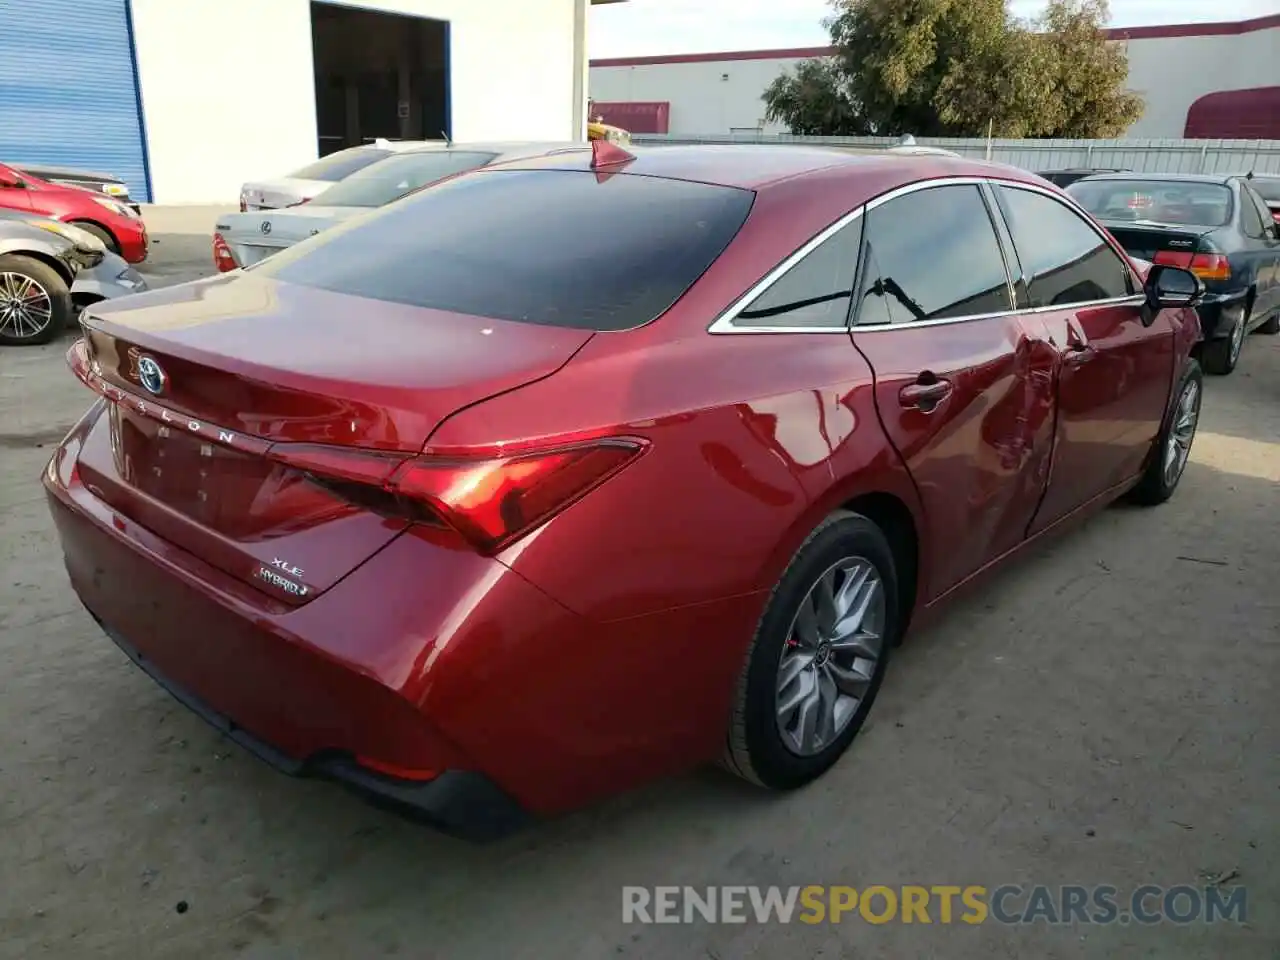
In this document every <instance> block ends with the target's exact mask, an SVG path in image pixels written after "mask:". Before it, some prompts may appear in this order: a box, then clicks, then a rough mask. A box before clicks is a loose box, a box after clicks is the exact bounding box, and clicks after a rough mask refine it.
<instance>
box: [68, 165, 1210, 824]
mask: <svg viewBox="0 0 1280 960" xmlns="http://www.w3.org/2000/svg"><path fill="white" fill-rule="evenodd" d="M584 210H590V211H591V216H590V217H587V218H584V217H583V216H582V211H584ZM424 225H425V226H424ZM1202 290H1203V287H1202V286H1201V284H1200V282H1199V281H1198V280H1197V279H1196V277H1194V276H1193V275H1192V274H1191V273H1189V272H1187V271H1185V270H1180V269H1178V268H1175V267H1163V266H1156V267H1152V266H1150V265H1138V264H1135V263H1134V262H1132V261H1130V260H1129V259H1128V258H1127V257H1126V255H1125V253H1124V251H1123V250H1122V249H1120V247H1118V246H1117V245H1116V244H1115V242H1114V241H1113V240H1112V239H1111V238H1110V237H1109V236H1108V235H1107V234H1106V233H1105V232H1104V231H1102V230H1101V229H1099V228H1098V227H1097V225H1096V224H1095V223H1094V222H1093V221H1092V220H1091V219H1090V218H1089V217H1088V215H1086V214H1085V213H1084V212H1083V211H1082V210H1081V209H1080V208H1079V207H1078V206H1077V205H1076V204H1075V203H1074V202H1073V201H1071V200H1070V199H1068V198H1066V197H1065V196H1064V195H1063V194H1062V193H1061V192H1060V191H1058V190H1057V189H1056V188H1054V187H1052V186H1050V185H1048V184H1046V183H1045V182H1044V181H1042V180H1040V179H1039V178H1037V177H1036V176H1034V175H1032V174H1027V173H1022V172H1019V171H1017V170H1013V169H1011V168H1006V167H1002V166H995V165H989V164H984V163H979V162H971V161H966V160H961V159H952V158H946V157H935V156H893V155H889V154H885V153H880V154H872V153H866V154H850V153H847V152H832V151H828V150H822V149H810V148H802V147H796V148H794V149H790V148H788V149H782V148H776V147H751V146H733V147H713V146H707V147H663V148H657V149H652V150H648V151H645V150H637V151H636V152H635V154H631V153H627V152H625V151H623V150H622V149H621V148H619V147H616V146H614V145H611V144H607V143H604V144H597V145H596V146H595V148H594V149H593V150H588V149H585V148H584V150H583V151H581V152H573V153H568V154H562V155H559V156H554V157H547V158H541V159H534V160H527V161H519V162H516V163H513V164H509V165H507V166H506V167H505V168H497V167H493V168H490V169H488V170H482V171H478V172H474V173H469V174H465V175H463V176H461V177H459V178H458V179H456V180H454V181H451V182H448V183H444V184H441V185H439V186H437V187H434V188H432V189H431V190H427V191H423V192H422V193H420V194H416V195H413V196H411V197H409V198H407V199H405V200H403V201H399V202H397V203H394V204H392V205H390V206H388V207H384V208H382V209H381V210H379V211H376V212H372V213H370V214H369V215H367V216H366V217H364V218H361V219H360V220H358V221H353V222H351V223H348V224H344V225H342V226H340V227H337V228H335V229H333V230H331V231H328V232H327V233H325V234H323V235H322V236H321V237H320V238H317V239H316V240H314V241H312V242H309V243H306V244H302V245H299V246H296V247H293V248H291V249H290V250H287V251H284V252H282V253H280V254H278V255H277V256H275V257H272V258H271V259H269V260H267V261H264V262H263V263H261V264H259V265H256V266H253V267H250V268H248V269H247V270H245V271H243V272H242V273H237V274H228V275H224V276H221V277H216V278H212V279H208V280H202V281H198V282H196V283H194V284H188V285H185V286H179V287H173V288H170V289H165V290H158V291H153V292H150V293H145V294H142V295H139V296H134V297H130V298H128V301H127V302H122V303H117V304H113V303H110V302H107V303H103V304H98V305H95V306H94V307H93V308H91V311H90V313H89V315H88V316H87V317H86V319H85V327H84V338H83V340H81V341H80V342H78V343H77V344H76V345H75V346H74V347H73V348H72V350H71V352H70V354H69V361H70V363H71V365H72V367H73V369H74V370H75V372H76V373H77V375H78V376H79V377H80V378H81V379H82V380H83V381H84V382H85V383H86V384H88V385H89V386H90V387H91V388H92V389H93V390H95V391H96V392H97V393H99V394H100V397H99V399H98V400H97V401H96V402H95V403H94V405H93V407H92V408H91V409H90V411H89V412H88V413H87V414H86V415H85V417H84V419H83V420H82V421H81V422H80V423H79V424H78V425H77V426H76V427H75V428H74V429H72V431H71V433H70V434H69V435H68V437H67V438H66V440H65V441H64V442H63V443H62V444H61V446H60V447H59V449H58V450H57V452H56V453H55V455H54V457H53V459H52V461H51V462H50V463H49V466H48V470H47V473H46V474H45V478H44V483H45V486H46V488H47V491H48V499H49V505H50V508H51V510H52V512H53V517H54V520H55V521H56V524H57V529H58V532H59V535H60V537H61V541H62V546H63V550H64V552H65V555H66V565H67V569H68V571H69V573H70V578H71V582H72V584H73V585H74V587H75V589H76V591H77V592H78V593H79V595H80V597H81V599H82V600H83V601H84V604H85V606H86V607H87V608H88V609H89V611H90V612H91V613H92V614H93V616H94V617H96V618H97V619H98V621H99V622H100V623H101V624H102V626H103V628H104V629H105V631H106V632H107V633H108V634H109V636H110V637H111V638H112V639H113V640H114V641H116V642H117V643H118V644H119V645H120V646H121V647H122V648H123V649H125V650H126V651H127V652H129V654H130V655H131V656H132V657H134V658H135V660H136V661H137V662H138V663H139V664H140V665H141V666H142V667H143V668H144V669H145V670H147V671H148V672H149V673H151V674H152V676H154V677H155V678H156V679H157V680H159V681H160V682H161V683H162V684H164V685H165V686H166V687H168V688H169V689H170V690H172V691H173V692H174V693H175V694H176V695H177V696H178V697H179V698H180V699H182V700H183V701H185V702H186V703H187V704H188V705H190V706H191V707H192V708H193V709H195V710H197V711H198V712H200V713H201V714H203V715H204V716H205V717H206V718H207V719H209V720H211V721H212V722H213V723H215V724H216V725H218V726H219V727H220V728H221V729H222V730H224V731H226V732H227V734H228V735H229V736H231V737H232V738H233V739H235V740H237V741H239V742H240V743H242V744H243V745H245V746H246V747H248V748H250V749H251V750H253V751H255V752H257V753H258V754H259V755H261V756H263V757H266V758H268V759H269V760H271V761H272V762H273V763H275V764H276V765H278V766H279V767H281V768H283V769H285V770H287V771H292V772H298V773H308V774H316V775H320V776H325V777H330V778H334V779H337V780H340V781H343V782H346V783H347V784H352V785H355V786H357V787H359V788H360V789H361V790H363V791H365V792H366V793H369V794H372V795H374V796H376V797H379V798H381V799H382V800H383V801H385V802H388V803H391V804H394V805H396V806H398V807H400V808H402V809H405V810H408V811H412V812H415V813H417V814H420V815H421V816H423V817H425V818H427V819H428V820H430V821H432V822H434V823H436V824H438V825H440V826H442V827H444V828H445V829H448V830H451V831H453V832H455V833H459V834H461V835H464V836H470V837H483V836H492V835H495V834H499V833H501V832H504V831H505V830H508V829H510V828H512V827H513V826H514V825H516V824H518V823H519V822H521V821H522V820H523V819H524V818H525V817H527V816H529V815H530V814H534V815H548V814H554V813H557V812H559V811H564V810H568V809H570V808H573V807H576V806H579V805H581V804H585V803H587V802H590V801H593V800H596V799H597V798H600V797H603V796H605V795H607V794H610V793H614V792H616V791H620V790H624V789H626V788H630V787H632V786H634V785H637V784H639V783H641V782H642V781H646V780H649V779H650V778H654V777H658V776H661V775H666V774H670V773H673V772H675V771H678V770H681V769H682V768H687V767H689V766H691V765H695V764H698V763H700V762H703V761H707V760H712V759H716V758H719V759H721V760H722V761H723V763H724V764H725V765H727V766H728V767H729V768H730V769H731V770H732V771H734V772H735V773H738V774H740V775H741V776H743V777H745V778H746V779H748V780H750V781H753V782H755V783H758V784H762V785H764V786H766V787H770V788H776V789H785V788H793V787H797V786H799V785H801V784H804V783H806V782H807V781H810V780H812V779H814V778H815V777H817V776H818V775H820V774H821V773H822V772H823V771H824V770H826V769H827V768H828V767H830V766H831V764H833V763H834V762H835V761H836V760H837V758H838V757H839V756H840V754H841V753H842V752H843V751H844V750H845V748H846V747H847V746H848V745H849V743H850V741H851V740H852V739H853V737H854V735H855V734H856V733H857V731H858V729H859V728H860V727H861V726H862V723H863V721H864V720H865V718H866V716H867V712H868V711H869V710H870V709H871V706H872V702H873V701H874V699H875V696H876V691H877V690H878V689H879V687H880V684H881V680H882V679H883V677H884V671H885V667H886V664H887V662H888V658H889V655H890V653H891V651H892V648H893V646H894V645H895V644H896V643H897V642H898V641H899V640H900V639H901V638H902V636H903V633H904V631H905V630H906V628H907V624H908V622H910V621H913V620H917V621H918V620H921V619H924V618H925V616H926V615H928V614H931V613H933V612H934V611H935V610H937V609H938V608H939V607H940V605H941V603H942V601H944V600H945V599H947V598H948V597H949V596H951V595H952V594H954V593H956V592H957V590H959V589H960V588H961V587H962V586H965V585H966V584H968V583H969V582H970V581H972V580H974V579H975V577H977V575H978V574H980V573H983V572H984V571H986V570H988V569H989V568H991V567H993V566H994V565H996V564H997V563H998V562H1000V561H1004V560H1007V559H1009V558H1010V557H1013V556H1015V555H1019V554H1020V553H1021V552H1022V550H1023V549H1024V548H1026V547H1027V546H1028V545H1029V544H1031V543H1033V542H1035V541H1037V540H1039V539H1041V538H1042V537H1043V536H1045V535H1046V534H1049V533H1050V532H1052V531H1056V530H1059V529H1060V528H1062V527H1064V526H1066V525H1067V524H1068V523H1069V522H1070V521H1073V520H1075V519H1077V518H1080V517H1082V516H1085V515H1087V514H1091V513H1094V512H1096V511H1098V510H1100V509H1101V508H1102V507H1104V506H1105V505H1106V504H1107V503H1109V502H1110V501H1112V500H1115V499H1116V498H1117V497H1120V496H1121V495H1124V494H1131V495H1132V496H1133V497H1135V498H1136V499H1137V500H1139V501H1141V502H1144V503H1158V502H1160V501H1163V500H1165V499H1166V498H1168V497H1169V496H1170V495H1171V494H1172V492H1173V490H1174V488H1175V487H1176V486H1177V484H1178V481H1179V479H1180V477H1181V476H1182V472H1183V468H1184V466H1185V464H1186V462H1187V456H1188V453H1189V450H1190V446H1191V442H1192V439H1193V438H1194V434H1195V429H1196V422H1197V418H1198V415H1199V410H1200V397H1201V392H1200V388H1201V374H1200V371H1199V368H1198V367H1197V365H1196V363H1195V361H1194V360H1193V359H1191V348H1192V346H1193V345H1194V344H1195V342H1196V336H1197V320H1196V313H1195V311H1194V309H1191V307H1192V306H1193V305H1194V303H1195V301H1196V299H1197V297H1198V296H1199V295H1200V294H1201V292H1202Z"/></svg>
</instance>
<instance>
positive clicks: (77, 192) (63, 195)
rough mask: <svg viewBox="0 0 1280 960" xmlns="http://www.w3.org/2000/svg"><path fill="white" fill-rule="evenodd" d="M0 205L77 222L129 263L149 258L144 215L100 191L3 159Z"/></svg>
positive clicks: (21, 211) (0, 165) (71, 222)
mask: <svg viewBox="0 0 1280 960" xmlns="http://www.w3.org/2000/svg"><path fill="white" fill-rule="evenodd" d="M0 209H7V210H17V211H18V212H19V213H32V214H37V215H43V216H46V217H52V218H53V219H55V220H61V221H62V222H64V223H70V224H74V225H75V226H77V227H79V228H80V229H82V230H86V231H88V232H89V233H92V234H93V235H94V236H96V237H97V238H98V239H99V240H101V241H102V243H103V244H104V245H105V246H106V248H107V249H108V250H110V251H111V252H112V253H118V254H120V256H122V257H124V258H125V259H126V260H128V261H129V262H130V263H141V262H142V261H143V260H145V259H146V258H147V226H146V224H145V223H144V222H143V220H142V217H140V216H139V215H138V214H136V213H135V212H134V211H133V209H132V208H131V207H129V206H126V205H125V204H123V203H120V202H119V201H118V200H113V199H112V198H110V197H107V196H104V195H102V194H99V193H95V192H93V191H90V190H84V189H82V188H80V187H67V186H63V185H62V184H58V183H50V182H49V181H47V180H42V179H40V178H39V177H33V176H31V175H30V174H23V173H19V172H18V171H17V170H15V169H14V168H13V167H9V166H6V165H4V164H2V163H0Z"/></svg>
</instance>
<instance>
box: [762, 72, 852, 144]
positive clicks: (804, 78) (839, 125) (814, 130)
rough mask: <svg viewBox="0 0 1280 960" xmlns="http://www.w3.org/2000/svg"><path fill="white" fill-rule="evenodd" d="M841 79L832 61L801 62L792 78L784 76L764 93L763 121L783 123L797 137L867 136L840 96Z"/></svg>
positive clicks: (850, 108) (787, 74)
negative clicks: (764, 119)
mask: <svg viewBox="0 0 1280 960" xmlns="http://www.w3.org/2000/svg"><path fill="white" fill-rule="evenodd" d="M843 87H844V77H843V76H842V75H841V73H840V72H839V68H838V67H837V65H836V63H835V61H834V60H832V59H830V58H828V57H816V58H814V59H812V60H802V61H800V63H799V64H797V65H796V71H795V73H794V74H791V73H784V74H782V75H781V76H779V77H778V78H777V79H776V80H774V81H773V83H771V84H769V89H767V90H766V91H765V93H764V102H765V118H766V119H768V120H769V122H771V123H785V124H786V125H787V127H788V128H790V130H791V132H792V133H794V134H796V135H798V136H845V137H858V136H865V135H866V134H868V133H871V132H872V131H871V128H870V127H869V126H868V125H867V123H866V121H864V120H863V119H862V117H861V115H860V114H859V113H858V111H857V109H856V108H855V107H854V105H853V102H852V101H851V100H850V99H849V97H848V95H847V94H846V93H845V92H844V89H843Z"/></svg>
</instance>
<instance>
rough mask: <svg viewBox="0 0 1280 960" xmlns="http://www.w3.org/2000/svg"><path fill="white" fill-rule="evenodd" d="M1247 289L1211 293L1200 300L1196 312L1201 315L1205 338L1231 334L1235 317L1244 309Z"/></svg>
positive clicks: (1202, 335)
mask: <svg viewBox="0 0 1280 960" xmlns="http://www.w3.org/2000/svg"><path fill="white" fill-rule="evenodd" d="M1248 295H1249V293H1248V291H1247V290H1238V291H1232V292H1231V293H1211V294H1208V295H1207V296H1206V297H1205V298H1204V299H1203V300H1201V301H1200V303H1199V305H1197V307H1196V313H1197V314H1198V315H1199V316H1200V331H1201V337H1202V339H1204V340H1221V339H1223V338H1224V337H1229V336H1231V327H1232V325H1233V324H1234V322H1235V318H1236V317H1238V316H1239V315H1240V312H1241V311H1242V310H1243V309H1244V303H1245V299H1246V298H1247V297H1248Z"/></svg>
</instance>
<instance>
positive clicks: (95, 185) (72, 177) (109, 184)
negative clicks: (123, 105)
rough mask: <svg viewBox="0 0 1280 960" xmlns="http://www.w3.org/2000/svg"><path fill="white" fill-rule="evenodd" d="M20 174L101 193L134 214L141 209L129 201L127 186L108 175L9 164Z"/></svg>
mask: <svg viewBox="0 0 1280 960" xmlns="http://www.w3.org/2000/svg"><path fill="white" fill-rule="evenodd" d="M10 166H12V167H13V169H15V170H17V171H19V172H20V173H29V174H30V175H31V176H33V177H37V178H39V179H41V180H48V181H49V182H50V183H61V184H65V185H66V186H68V187H81V188H83V189H85V190H92V191H94V192H95V193H103V194H106V195H107V196H108V197H110V198H111V199H112V200H118V201H119V202H120V203H123V204H125V205H127V206H129V207H132V208H133V212H134V213H141V212H142V208H141V207H140V206H139V205H138V204H136V203H134V202H133V201H132V200H130V199H129V186H128V184H126V183H125V182H124V181H123V180H121V179H120V178H119V177H117V176H113V175H112V174H110V173H94V172H93V171H91V170H80V169H77V168H75V167H55V166H52V165H50V164H47V163H14V164H10Z"/></svg>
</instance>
